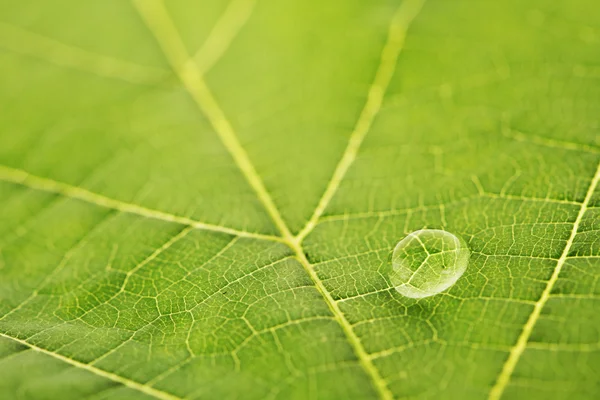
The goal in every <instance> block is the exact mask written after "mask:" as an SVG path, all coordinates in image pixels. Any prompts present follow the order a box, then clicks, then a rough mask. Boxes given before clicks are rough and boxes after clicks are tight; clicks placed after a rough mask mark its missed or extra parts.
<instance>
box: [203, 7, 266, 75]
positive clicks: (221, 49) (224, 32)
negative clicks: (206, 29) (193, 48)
mask: <svg viewBox="0 0 600 400" xmlns="http://www.w3.org/2000/svg"><path fill="white" fill-rule="evenodd" d="M255 5H256V0H232V1H231V2H230V3H229V5H228V6H227V9H225V12H224V13H223V15H222V16H221V17H220V18H219V20H218V21H217V23H216V24H215V26H214V27H213V29H212V30H211V32H210V33H209V35H208V38H207V39H206V41H205V42H204V44H203V45H202V47H200V49H199V50H198V52H197V53H196V55H194V61H196V65H197V66H198V69H199V70H200V71H201V73H203V74H204V73H206V72H207V71H208V70H210V69H211V68H212V67H213V66H214V65H215V64H216V63H217V61H219V59H220V58H221V57H222V56H223V54H225V51H227V49H228V48H229V46H230V45H231V42H233V39H235V37H236V36H237V34H238V32H239V31H240V30H241V29H242V28H243V26H244V25H245V24H246V22H248V19H249V18H250V15H252V11H253V10H254V7H255Z"/></svg>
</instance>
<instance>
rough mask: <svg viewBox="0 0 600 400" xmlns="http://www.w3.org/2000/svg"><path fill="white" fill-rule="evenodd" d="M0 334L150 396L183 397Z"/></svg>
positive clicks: (163, 398) (176, 399)
mask: <svg viewBox="0 0 600 400" xmlns="http://www.w3.org/2000/svg"><path fill="white" fill-rule="evenodd" d="M0 336H1V337H4V338H6V339H11V340H14V341H15V342H18V343H21V344H23V345H25V346H27V347H29V348H31V349H32V350H34V351H37V352H40V353H42V354H46V355H48V356H50V357H53V358H56V359H58V360H60V361H63V362H65V363H67V364H71V365H73V366H75V367H77V368H81V369H84V370H86V371H89V372H91V373H93V374H95V375H98V376H101V377H103V378H106V379H110V380H111V381H113V382H117V383H120V384H122V385H125V386H127V387H129V388H131V389H133V390H136V391H139V392H142V393H145V394H147V395H149V396H152V397H154V398H157V399H161V400H180V399H181V398H180V397H177V396H175V395H173V394H170V393H167V392H163V391H162V390H158V389H155V388H153V387H150V386H147V385H144V384H141V383H139V382H135V381H132V380H130V379H127V378H123V377H122V376H119V375H116V374H113V373H112V372H108V371H105V370H103V369H100V368H96V367H93V366H91V365H88V364H84V363H82V362H79V361H76V360H73V359H71V358H68V357H65V356H63V355H61V354H58V353H54V352H52V351H50V350H46V349H43V348H41V347H38V346H36V345H34V344H31V343H29V342H26V341H25V340H22V339H18V338H15V337H12V336H9V335H7V334H5V333H0Z"/></svg>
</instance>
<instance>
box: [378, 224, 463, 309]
mask: <svg viewBox="0 0 600 400" xmlns="http://www.w3.org/2000/svg"><path fill="white" fill-rule="evenodd" d="M470 256H471V252H470V251H469V248H468V247H467V243H466V242H465V241H464V240H462V239H461V238H459V237H457V236H456V235H453V234H451V233H450V232H446V231H442V230H439V229H421V230H419V231H415V232H412V233H410V234H408V235H407V236H406V237H405V238H404V239H402V240H401V241H399V242H398V244H397V245H396V247H395V248H394V252H393V253H392V272H391V273H390V279H391V281H392V284H393V285H394V286H395V288H396V290H397V291H398V292H399V293H400V294H402V295H404V296H406V297H411V298H417V299H419V298H423V297H429V296H433V295H436V294H438V293H440V292H443V291H444V290H446V289H448V288H449V287H450V286H452V285H454V284H455V283H456V281H457V280H458V278H460V277H461V276H462V274H463V273H464V272H465V270H466V269H467V265H468V264H469V258H470Z"/></svg>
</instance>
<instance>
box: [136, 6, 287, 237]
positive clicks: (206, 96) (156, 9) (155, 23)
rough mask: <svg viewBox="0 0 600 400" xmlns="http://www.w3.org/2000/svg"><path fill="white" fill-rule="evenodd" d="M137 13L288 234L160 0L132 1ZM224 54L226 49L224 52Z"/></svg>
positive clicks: (264, 204)
mask: <svg viewBox="0 0 600 400" xmlns="http://www.w3.org/2000/svg"><path fill="white" fill-rule="evenodd" d="M132 1H133V3H134V5H135V6H136V8H137V10H138V12H139V13H140V15H141V16H142V18H143V19H144V21H145V22H146V25H147V26H148V29H149V30H150V31H151V32H152V33H153V34H154V36H155V37H156V40H157V41H158V43H159V45H160V46H161V48H162V49H163V52H164V53H165V56H166V57H167V59H168V61H169V63H170V64H171V66H172V67H173V70H174V71H175V72H176V73H177V75H178V76H179V78H180V80H181V82H182V83H183V84H184V86H185V87H186V89H187V91H188V92H189V93H190V95H191V96H192V98H193V99H194V101H195V102H196V104H197V106H198V108H199V109H200V111H202V112H203V113H204V114H205V115H206V117H207V118H208V120H209V122H210V124H211V125H212V127H213V128H214V130H215V132H216V133H217V135H218V136H219V138H220V139H221V141H222V142H223V145H224V146H225V148H226V149H227V151H228V152H229V154H230V155H231V157H232V158H233V160H234V162H235V163H236V165H237V167H238V168H239V170H240V171H241V172H242V174H243V175H244V177H245V178H246V180H247V181H248V183H249V184H250V186H251V187H252V189H253V190H254V192H255V193H256V195H257V196H258V199H259V200H260V202H261V203H262V204H263V206H264V207H265V210H266V211H267V213H268V214H269V216H270V217H271V219H272V220H273V222H274V223H275V225H276V226H277V228H278V229H279V231H280V232H281V233H282V235H283V236H284V237H287V236H290V232H289V229H288V227H287V226H286V224H285V222H284V221H283V218H282V216H281V214H280V213H279V210H278V209H277V207H276V206H275V203H274V202H273V199H272V198H271V195H270V194H269V192H268V191H267V189H266V187H265V185H264V184H263V182H262V179H261V178H260V176H259V175H258V172H256V169H255V168H254V165H253V164H252V162H251V161H250V157H249V156H248V154H247V153H246V150H244V148H243V147H242V145H241V143H240V141H239V139H238V138H237V135H236V132H235V130H234V129H233V126H232V125H231V123H230V122H229V120H228V119H227V117H226V116H225V113H224V112H223V110H221V107H220V106H219V104H218V103H217V101H216V99H215V98H214V96H213V94H212V92H211V91H210V89H209V88H208V86H207V85H206V82H205V81H204V77H203V76H202V74H201V72H200V70H199V69H198V66H197V65H196V62H195V61H194V60H193V59H191V58H190V56H189V55H188V52H187V50H186V48H185V46H184V44H183V42H182V40H181V38H180V37H179V33H178V32H177V28H176V27H175V25H174V24H173V21H172V20H171V18H170V17H169V14H168V12H167V10H166V8H165V5H164V3H163V2H162V1H161V0H132ZM223 51H225V49H223Z"/></svg>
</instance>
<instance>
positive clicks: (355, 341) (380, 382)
mask: <svg viewBox="0 0 600 400" xmlns="http://www.w3.org/2000/svg"><path fill="white" fill-rule="evenodd" d="M290 246H291V247H292V248H293V249H294V251H295V252H296V257H297V258H298V261H300V263H301V264H302V266H303V267H304V269H305V270H306V272H307V273H308V275H309V276H310V278H311V280H312V281H313V283H314V284H315V286H316V287H317V290H318V291H319V293H320V294H321V296H323V298H324V299H325V301H326V302H327V305H328V306H329V309H330V310H331V312H332V314H333V315H334V317H335V319H336V321H337V322H338V324H339V325H340V326H341V328H342V330H343V331H344V333H345V334H346V337H347V338H348V342H349V343H350V345H351V346H352V348H353V350H354V353H355V354H356V356H357V358H358V361H359V363H360V365H361V366H362V368H363V369H364V370H365V372H366V373H367V374H368V376H369V377H370V378H371V381H372V382H373V384H374V387H375V390H377V393H378V394H379V397H380V398H382V399H385V400H391V399H393V398H394V395H393V394H392V392H391V391H390V389H389V388H388V387H387V384H386V382H385V380H384V379H383V378H382V377H381V374H380V373H379V370H378V369H377V368H376V367H375V364H373V361H372V358H371V357H370V355H369V353H367V351H366V350H365V348H364V346H363V345H362V342H361V340H360V338H359V337H358V335H357V334H356V333H355V332H354V329H353V328H352V325H351V324H350V322H349V321H348V320H347V319H346V316H345V315H344V313H343V312H342V310H341V309H340V307H339V305H338V303H337V302H336V301H335V300H334V298H333V297H332V296H331V293H329V291H328V290H327V288H326V287H325V284H324V283H323V281H322V280H321V278H319V276H318V275H317V273H316V271H315V270H314V268H313V267H312V265H311V264H310V262H309V261H308V259H307V258H306V255H305V254H304V250H303V249H302V247H301V245H300V243H299V242H298V241H294V242H291V243H290Z"/></svg>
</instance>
